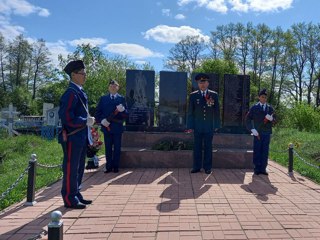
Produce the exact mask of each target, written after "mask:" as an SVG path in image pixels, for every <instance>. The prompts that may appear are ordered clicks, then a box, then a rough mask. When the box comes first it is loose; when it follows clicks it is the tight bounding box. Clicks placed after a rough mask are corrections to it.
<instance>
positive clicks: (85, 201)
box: [80, 199, 92, 205]
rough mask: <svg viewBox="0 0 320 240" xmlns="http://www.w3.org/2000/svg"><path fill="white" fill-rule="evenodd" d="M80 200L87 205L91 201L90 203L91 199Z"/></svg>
mask: <svg viewBox="0 0 320 240" xmlns="http://www.w3.org/2000/svg"><path fill="white" fill-rule="evenodd" d="M80 202H81V203H82V204H85V205H88V204H91V203H92V200H85V199H82V200H80Z"/></svg>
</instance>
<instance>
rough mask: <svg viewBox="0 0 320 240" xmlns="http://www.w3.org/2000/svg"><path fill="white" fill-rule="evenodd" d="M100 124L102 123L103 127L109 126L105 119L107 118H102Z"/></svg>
mask: <svg viewBox="0 0 320 240" xmlns="http://www.w3.org/2000/svg"><path fill="white" fill-rule="evenodd" d="M101 124H102V125H103V126H105V127H109V125H110V123H109V122H108V121H107V119H103V120H102V121H101Z"/></svg>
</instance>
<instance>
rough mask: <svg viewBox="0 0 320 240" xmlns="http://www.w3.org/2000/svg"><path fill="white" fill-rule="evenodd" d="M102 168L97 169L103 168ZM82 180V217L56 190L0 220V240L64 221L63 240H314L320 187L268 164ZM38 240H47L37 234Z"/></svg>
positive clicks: (319, 228)
mask: <svg viewBox="0 0 320 240" xmlns="http://www.w3.org/2000/svg"><path fill="white" fill-rule="evenodd" d="M101 162H104V160H102V161H101ZM103 167H104V165H102V166H101V168H100V169H99V170H98V171H92V172H86V174H85V179H84V183H83V195H84V196H85V197H87V198H88V199H93V200H94V202H93V204H92V205H90V206H89V207H87V208H86V209H84V210H69V209H66V208H64V207H63V202H62V199H61V197H60V187H61V182H60V181H59V182H57V183H55V184H54V185H52V186H50V187H48V188H46V189H44V190H43V191H41V192H38V193H37V194H36V201H37V202H38V203H37V204H36V205H35V206H33V207H24V206H23V202H22V203H19V204H16V205H14V206H12V207H11V208H9V209H7V210H6V211H5V212H4V213H1V214H0V218H1V219H0V239H1V240H2V239H21V240H22V239H23V240H25V239H30V238H32V237H35V236H36V235H38V234H39V233H41V232H42V231H43V230H46V229H47V225H48V223H49V222H50V213H51V212H52V211H54V210H59V211H61V212H62V214H63V221H64V240H71V239H74V240H81V239H95V240H98V239H124V240H127V239H144V240H146V239H157V240H160V239H164V240H166V239H174V240H176V239H190V240H197V239H312V240H314V239H320V186H319V185H317V184H315V183H313V182H311V181H309V180H307V179H306V178H304V177H301V176H300V175H298V174H295V177H294V178H290V177H289V176H288V175H287V174H286V173H287V169H286V168H284V167H281V166H279V165H278V164H276V163H274V162H270V165H269V171H270V175H269V176H264V175H259V176H256V175H253V174H252V171H251V170H244V169H242V170H239V169H232V170H230V169H214V171H213V173H212V174H211V175H206V174H204V173H197V174H190V173H189V169H186V168H176V169H159V168H157V169H150V168H148V169H121V170H120V173H119V174H115V173H109V174H104V173H103ZM42 239H47V235H46V234H42Z"/></svg>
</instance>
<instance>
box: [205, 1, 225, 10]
mask: <svg viewBox="0 0 320 240" xmlns="http://www.w3.org/2000/svg"><path fill="white" fill-rule="evenodd" d="M206 7H207V8H208V9H210V10H213V11H216V12H219V13H226V12H227V11H228V7H227V5H226V4H225V1H224V0H211V1H209V2H208V3H207V6H206Z"/></svg>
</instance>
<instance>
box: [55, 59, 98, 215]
mask: <svg viewBox="0 0 320 240" xmlns="http://www.w3.org/2000/svg"><path fill="white" fill-rule="evenodd" d="M64 71H65V72H66V73H67V74H68V75H69V77H70V80H71V81H70V84H69V87H68V88H67V90H66V91H65V92H64V94H63V95H62V97H61V99H60V109H59V117H60V119H61V123H62V131H61V132H60V133H59V143H61V145H62V149H63V155H64V158H63V166H62V168H63V180H62V189H61V194H62V198H63V202H64V206H65V207H67V208H76V209H83V208H85V207H86V204H91V203H92V201H91V200H85V199H83V197H82V195H81V193H80V186H81V182H82V177H83V173H84V166H85V159H86V153H87V145H88V143H89V142H88V141H89V137H90V136H91V135H89V134H90V131H89V128H90V127H91V126H92V125H93V124H94V121H95V119H94V117H91V116H90V115H89V112H88V99H87V95H86V94H85V92H84V91H83V89H82V85H83V84H84V83H85V80H86V72H85V66H84V64H83V62H82V61H81V60H76V61H71V62H69V63H68V64H67V66H66V67H65V68H64Z"/></svg>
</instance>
